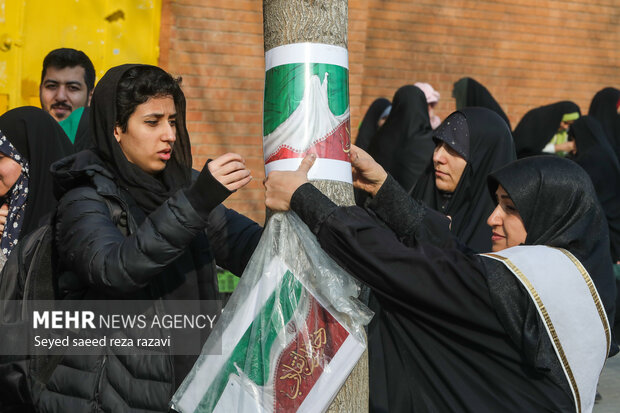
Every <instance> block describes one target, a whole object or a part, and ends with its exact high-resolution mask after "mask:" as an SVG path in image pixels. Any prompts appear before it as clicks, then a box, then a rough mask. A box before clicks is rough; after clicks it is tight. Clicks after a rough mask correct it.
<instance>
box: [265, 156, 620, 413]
mask: <svg viewBox="0 0 620 413" xmlns="http://www.w3.org/2000/svg"><path fill="white" fill-rule="evenodd" d="M351 162H352V165H353V167H354V168H355V170H356V174H355V176H356V177H357V178H356V181H355V182H354V184H355V185H356V186H357V187H358V188H361V189H364V190H366V191H368V192H369V193H370V194H371V195H372V197H373V199H372V201H371V202H369V203H368V208H369V209H370V210H371V211H373V212H374V215H371V214H369V213H368V211H367V210H364V209H361V208H359V207H338V206H336V205H335V204H333V202H331V201H330V200H329V199H328V198H326V197H325V196H324V195H322V194H321V193H320V192H318V191H317V190H316V188H314V187H313V186H312V185H311V184H310V183H309V182H308V181H307V171H308V170H309V169H310V167H311V166H312V160H311V159H310V158H306V159H304V161H303V162H302V166H301V167H300V168H299V170H298V171H295V172H278V173H275V172H272V173H271V174H270V175H269V177H268V179H267V181H266V183H265V187H266V194H265V198H266V204H267V206H268V207H270V208H272V209H276V210H287V209H289V208H290V209H291V210H293V211H295V212H296V213H297V214H298V215H299V217H300V218H301V219H302V220H303V221H304V222H305V223H306V224H307V225H308V227H309V228H310V229H311V230H312V231H313V232H314V233H315V234H316V235H317V239H318V240H319V243H320V244H321V247H322V248H323V249H324V250H325V251H326V252H327V253H328V254H329V255H330V256H331V257H332V258H333V259H334V260H336V262H338V263H339V264H340V265H341V266H342V267H343V268H345V269H346V270H347V271H348V272H349V273H350V274H352V275H353V276H354V277H356V278H358V279H359V280H361V281H363V282H365V283H366V284H367V285H368V286H369V287H370V288H371V289H372V290H373V292H374V293H375V295H376V296H377V297H378V299H379V300H380V303H381V307H382V309H383V311H382V312H381V314H380V317H381V318H382V319H381V323H380V325H381V326H382V334H381V339H382V341H383V343H382V344H383V349H384V357H385V369H384V370H385V374H384V376H383V378H384V380H385V381H386V388H387V391H388V397H387V403H388V405H387V406H386V407H384V410H373V407H372V406H373V404H372V403H373V400H372V397H373V395H372V394H371V410H373V411H395V412H415V411H420V412H429V411H437V412H476V413H481V412H482V413H484V412H515V413H520V412H542V411H554V412H558V411H561V412H574V411H576V410H577V411H591V409H592V406H593V404H594V398H595V393H596V383H597V382H598V378H599V375H600V372H601V370H602V368H603V365H604V362H605V359H606V358H607V357H608V356H612V355H614V354H615V353H617V351H618V348H617V345H616V344H615V342H614V341H613V339H612V337H611V336H610V334H609V323H610V322H611V321H612V320H613V314H614V291H613V289H611V288H610V287H612V286H613V276H612V274H611V264H610V257H609V249H608V246H607V243H608V242H609V240H608V238H607V228H606V223H605V218H604V215H603V212H602V210H601V208H600V205H599V204H598V202H597V200H596V195H595V192H594V189H593V188H592V184H591V182H590V180H589V178H588V177H587V175H586V174H585V172H584V171H583V170H582V169H581V168H579V167H578V166H577V165H575V164H574V163H573V162H571V161H569V160H566V159H561V158H549V157H536V158H530V159H525V160H521V161H516V162H513V163H511V164H509V165H507V166H505V167H503V168H502V169H500V170H498V171H497V172H495V173H493V174H492V175H491V177H490V178H489V186H488V189H489V190H490V191H491V193H492V194H493V195H494V196H495V198H496V200H497V206H496V208H495V209H494V210H493V212H492V214H491V215H490V216H489V218H488V224H489V225H490V226H491V227H492V229H493V238H492V241H493V251H494V253H493V254H483V255H474V254H472V253H470V252H464V251H463V249H462V248H461V247H460V245H459V243H458V241H457V240H456V239H455V238H454V237H453V235H452V234H451V233H450V231H449V228H448V225H449V221H448V220H447V219H446V218H445V216H442V215H441V214H438V213H437V212H436V211H433V210H430V209H428V208H426V207H424V206H423V205H422V204H420V203H419V202H416V201H414V200H412V199H411V198H408V197H407V196H406V194H405V193H404V191H402V189H400V187H399V186H398V185H397V184H396V183H395V181H394V179H393V178H392V177H390V176H389V175H388V174H387V173H386V172H385V171H384V170H383V169H382V168H380V167H379V166H378V164H376V163H375V162H374V161H373V160H372V158H370V157H369V156H368V155H367V154H365V153H364V152H363V151H361V150H356V148H355V147H353V148H352V151H351ZM487 196H488V193H487ZM377 217H378V218H379V219H381V220H382V221H383V222H384V223H385V225H387V227H388V228H389V229H388V228H386V227H385V226H384V225H381V224H380V223H377V222H376V219H377ZM592 234H596V236H592ZM549 247H551V248H549ZM560 248H562V249H564V250H560ZM558 285H562V288H561V289H558V288H557V286H558Z"/></svg>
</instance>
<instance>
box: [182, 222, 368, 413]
mask: <svg viewBox="0 0 620 413" xmlns="http://www.w3.org/2000/svg"><path fill="white" fill-rule="evenodd" d="M359 292H360V286H359V284H358V283H357V282H356V281H355V280H354V279H353V278H352V277H351V276H349V275H348V274H346V273H345V272H344V270H342V269H341V268H340V267H338V265H337V264H336V263H335V262H334V261H333V260H332V259H331V258H329V257H328V256H327V254H326V253H325V252H324V251H323V250H322V249H321V248H320V246H319V244H318V242H317V240H316V238H315V236H314V235H313V234H312V233H311V232H310V230H309V229H308V227H307V226H306V225H305V224H304V223H303V222H302V221H301V220H300V219H299V217H297V215H295V214H294V213H292V212H289V213H279V214H276V215H274V216H273V217H272V218H271V220H270V221H269V224H268V225H267V227H266V228H265V232H264V234H263V237H262V238H261V241H260V243H259V245H258V247H257V249H256V251H255V252H254V255H253V256H252V259H251V260H250V262H249V263H248V266H247V268H246V269H245V272H244V273H243V277H242V278H241V281H240V283H239V285H238V286H237V289H236V290H235V292H234V293H233V295H232V297H231V298H230V301H229V302H228V304H227V305H226V308H225V309H224V310H223V313H222V316H221V318H220V321H219V323H218V324H217V325H216V327H215V329H214V330H213V332H212V333H211V336H210V337H209V339H208V340H207V342H206V344H205V346H204V348H203V353H202V355H201V356H200V357H199V359H198V361H197V362H196V364H195V365H194V368H193V369H192V370H191V372H190V374H189V375H188V376H187V377H186V379H185V381H184V382H183V384H182V385H181V386H180V388H179V389H178V391H177V392H176V394H175V395H174V397H173V399H172V408H173V409H174V410H176V411H179V412H182V413H187V412H226V413H228V412H320V411H325V410H326V409H327V408H328V407H329V404H330V402H331V401H332V399H333V398H334V397H335V396H336V394H337V393H338V390H339V389H340V387H341V386H342V385H343V384H344V382H345V380H346V379H347V377H348V375H349V374H350V372H351V370H353V367H355V365H356V363H357V361H358V359H359V358H360V356H361V355H362V353H363V352H364V350H365V348H366V338H365V333H364V325H366V324H368V322H369V321H370V319H371V318H372V312H370V310H368V309H367V308H366V307H365V306H363V304H361V303H360V302H359V301H358V300H357V298H356V297H357V296H358V295H359ZM220 342H221V354H214V353H215V351H219V350H220V348H219V344H220ZM216 349H217V350H216Z"/></svg>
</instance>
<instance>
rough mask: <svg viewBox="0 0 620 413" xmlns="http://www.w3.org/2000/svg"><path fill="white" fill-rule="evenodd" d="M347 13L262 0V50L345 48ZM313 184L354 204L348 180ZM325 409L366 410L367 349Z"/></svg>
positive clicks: (329, 2)
mask: <svg viewBox="0 0 620 413" xmlns="http://www.w3.org/2000/svg"><path fill="white" fill-rule="evenodd" d="M347 13H348V5H347V0H263V22H264V36H265V52H267V51H269V50H271V49H273V48H274V47H278V46H283V45H287V44H292V43H304V42H310V43H322V44H328V45H333V46H340V47H343V48H347V18H348V16H347ZM312 184H313V185H314V186H316V187H317V188H318V189H319V190H320V191H321V192H323V193H324V194H325V195H327V196H328V197H329V198H330V199H331V200H332V201H334V202H335V203H336V204H338V205H354V204H355V199H354V197H353V186H352V185H351V184H348V183H345V182H341V181H332V180H315V181H312ZM267 216H268V217H269V216H270V214H269V211H268V214H267ZM328 411H329V412H356V413H357V412H367V411H368V351H365V352H364V354H363V355H362V357H361V358H360V361H359V362H358V363H357V366H356V367H355V368H354V369H353V371H352V372H351V374H350V376H349V378H348V379H347V380H346V382H345V384H344V386H343V387H342V388H341V389H340V392H339V393H338V394H337V395H336V398H335V399H334V401H333V402H332V404H331V406H330V408H329V410H328Z"/></svg>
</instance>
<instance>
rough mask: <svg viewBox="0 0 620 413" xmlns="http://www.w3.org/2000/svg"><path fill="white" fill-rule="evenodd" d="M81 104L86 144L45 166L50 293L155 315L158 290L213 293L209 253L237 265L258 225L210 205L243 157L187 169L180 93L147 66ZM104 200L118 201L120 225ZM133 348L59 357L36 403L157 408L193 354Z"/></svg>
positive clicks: (111, 76) (245, 176)
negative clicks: (55, 202) (54, 273)
mask: <svg viewBox="0 0 620 413" xmlns="http://www.w3.org/2000/svg"><path fill="white" fill-rule="evenodd" d="M91 113H92V118H91V127H92V129H93V137H94V148H93V149H92V150H86V151H83V152H80V153H78V154H76V155H74V156H72V157H69V158H66V159H64V160H62V161H60V162H58V163H56V164H55V165H54V166H53V170H52V172H53V175H54V178H55V184H56V186H55V190H56V193H57V195H58V196H59V197H60V201H59V207H58V218H57V222H56V232H57V240H56V247H57V250H58V259H59V265H60V270H61V273H60V276H59V279H58V290H59V294H60V295H61V298H64V299H83V300H111V299H116V300H119V299H120V300H154V301H155V304H154V307H153V309H152V311H154V312H155V313H156V314H157V313H160V312H162V311H165V308H166V304H165V303H166V301H167V300H201V301H204V300H213V299H217V298H218V297H219V294H218V290H217V277H216V269H215V264H216V262H217V264H219V265H221V266H223V267H225V268H227V269H229V270H231V271H233V272H234V273H235V274H239V275H240V274H241V273H242V272H243V269H244V268H245V265H246V263H247V262H248V260H249V258H250V256H251V255H252V252H253V251H254V249H255V247H256V245H257V243H258V240H259V238H260V235H261V227H260V226H259V225H258V224H256V223H254V222H253V221H251V220H249V219H248V218H246V217H244V216H242V215H240V214H238V213H236V212H235V211H233V210H230V209H227V208H225V207H224V206H222V205H221V202H222V201H224V200H225V199H226V198H227V197H228V196H229V195H230V194H231V193H232V192H233V191H235V190H237V189H240V188H242V187H243V186H245V185H246V184H247V183H248V182H249V181H250V179H251V176H250V171H249V170H248V169H247V168H246V167H245V164H244V160H243V158H242V157H241V156H240V155H237V154H226V155H223V156H220V157H218V158H216V159H214V160H212V161H209V162H208V163H207V164H205V166H204V167H203V168H202V171H201V172H200V174H199V175H198V176H197V178H195V179H194V178H193V177H192V169H191V167H192V157H191V151H190V149H191V148H190V141H189V136H188V132H187V128H186V124H185V98H184V96H183V92H182V91H181V88H180V86H179V84H178V81H177V80H175V79H173V78H172V77H171V76H170V75H169V74H168V73H166V72H165V71H163V70H162V69H160V68H158V67H154V66H147V65H123V66H118V67H114V68H112V69H110V70H109V71H108V72H107V73H106V74H105V76H104V77H103V78H102V79H101V80H100V81H99V83H98V84H97V87H96V88H95V91H94V94H93V98H92V103H91ZM109 203H112V204H114V205H117V206H120V208H121V209H122V214H121V218H122V220H123V221H124V222H125V225H126V227H127V229H128V231H127V233H126V234H125V233H123V231H122V230H121V229H120V228H119V227H118V225H117V224H118V223H117V222H114V221H113V218H112V216H111V213H110V208H109V206H108V204H109ZM148 333H149V334H155V335H156V334H157V332H154V331H149V332H148ZM143 334H146V333H143ZM162 334H163V332H162ZM174 334H175V333H174V330H173V331H172V340H173V341H174V340H175V339H181V337H180V336H179V337H175V335H174ZM173 347H174V345H173ZM135 354H137V353H133V354H132V355H128V356H127V355H119V354H117V352H116V350H115V349H114V348H106V349H105V351H103V354H100V355H96V356H68V355H66V356H65V357H64V359H63V361H62V363H61V364H60V365H59V366H58V367H57V368H56V370H55V371H54V373H53V375H52V376H51V379H50V380H49V382H48V383H47V387H46V389H45V391H43V393H42V395H41V397H40V400H39V411H41V412H69V411H70V412H91V411H114V412H134V411H151V412H167V411H168V403H169V401H170V398H171V397H172V395H173V394H174V392H175V390H176V389H177V387H178V386H179V384H180V383H181V381H182V380H183V379H184V377H185V375H186V374H187V373H188V372H189V370H190V369H191V367H192V365H193V363H194V361H195V359H196V356H183V355H174V356H173V355H171V354H169V353H168V352H167V351H164V352H163V353H162V354H156V355H135ZM138 354H139V353H138Z"/></svg>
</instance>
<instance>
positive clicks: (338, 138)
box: [263, 43, 352, 183]
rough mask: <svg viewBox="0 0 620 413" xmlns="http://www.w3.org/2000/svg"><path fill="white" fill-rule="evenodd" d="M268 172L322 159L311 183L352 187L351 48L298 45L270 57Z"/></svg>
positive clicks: (266, 136) (265, 124)
mask: <svg viewBox="0 0 620 413" xmlns="http://www.w3.org/2000/svg"><path fill="white" fill-rule="evenodd" d="M265 66H266V68H265V70H266V72H265V100H264V118H263V153H264V156H265V173H266V174H269V172H271V171H272V170H285V171H286V170H295V169H297V167H298V166H299V164H300V163H301V160H302V159H303V158H304V157H305V156H306V155H307V154H309V153H314V154H316V155H317V160H316V162H315V164H314V166H313V167H312V169H311V170H310V173H309V174H308V177H309V178H310V179H330V180H337V181H343V182H348V183H351V182H352V179H351V165H350V163H349V150H350V147H351V133H350V130H351V127H350V112H349V68H348V54H347V49H345V48H342V47H338V46H331V45H325V44H315V43H297V44H289V45H285V46H280V47H275V48H273V49H271V50H269V51H268V52H267V53H266V54H265Z"/></svg>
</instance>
